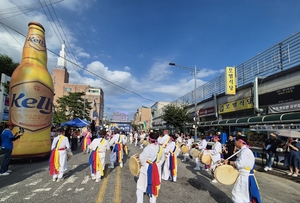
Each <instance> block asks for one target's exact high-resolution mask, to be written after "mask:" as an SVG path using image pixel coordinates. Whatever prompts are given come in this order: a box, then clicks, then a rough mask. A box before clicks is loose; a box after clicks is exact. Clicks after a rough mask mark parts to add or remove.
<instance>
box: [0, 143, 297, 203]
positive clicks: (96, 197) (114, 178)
mask: <svg viewBox="0 0 300 203" xmlns="http://www.w3.org/2000/svg"><path fill="white" fill-rule="evenodd" d="M129 151H130V152H129V156H128V157H125V159H124V167H123V168H120V167H119V166H116V167H115V168H114V169H109V168H107V166H109V159H108V153H107V156H106V163H107V164H106V167H105V177H104V178H103V179H102V180H101V181H100V182H99V183H96V182H95V181H94V180H91V178H90V169H89V165H88V156H89V155H88V154H83V153H82V152H81V151H80V149H78V150H76V151H75V152H74V156H73V157H72V159H71V160H70V161H69V163H68V171H67V172H66V173H65V176H64V180H63V181H62V182H52V179H51V176H50V175H49V170H48V160H47V159H45V158H44V159H36V160H13V161H12V163H11V166H10V169H11V170H13V172H12V173H11V175H9V176H1V177H0V202H5V203H18V202H22V203H23V202H29V203H31V202H34V203H36V202H37V203H48V202H49V203H56V202H59V203H69V202H70V203H77V202H78V203H79V202H85V203H94V202H97V203H102V202H103V203H112V202H116V203H118V202H119V203H121V202H122V203H134V202H136V195H135V192H136V181H137V178H136V177H133V176H132V175H131V173H130V172H129V166H128V163H129V157H130V156H131V155H133V154H135V153H139V152H141V149H139V148H138V147H134V146H133V145H129ZM0 161H1V162H2V157H0ZM194 167H195V164H194V162H181V160H180V157H179V158H178V178H177V182H176V183H173V182H170V181H163V182H162V184H161V189H160V193H159V197H158V199H157V202H158V203H171V202H172V203H177V202H178V203H185V202H186V203H190V202H195V203H196V202H203V203H215V202H220V203H226V202H232V201H231V190H232V187H233V185H229V186H227V185H222V184H220V183H211V182H210V181H211V179H212V177H211V174H210V172H206V171H197V172H196V171H193V170H192V169H193V168H194ZM255 174H256V178H257V181H258V184H259V186H260V191H261V197H262V201H263V202H264V203H269V202H270V203H279V202H289V203H293V202H295V203H296V202H299V178H287V177H286V175H284V174H282V175H281V177H280V176H278V175H276V174H275V173H274V172H273V173H266V172H264V171H263V170H262V169H261V168H260V167H259V166H258V167H257V172H256V173H255ZM144 200H145V201H144V202H146V203H148V202H149V198H148V197H147V196H146V195H145V196H144Z"/></svg>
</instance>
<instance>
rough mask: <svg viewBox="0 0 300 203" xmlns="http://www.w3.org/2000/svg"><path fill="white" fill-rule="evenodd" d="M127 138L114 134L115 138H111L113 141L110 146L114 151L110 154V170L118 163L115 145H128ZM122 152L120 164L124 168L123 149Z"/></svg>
mask: <svg viewBox="0 0 300 203" xmlns="http://www.w3.org/2000/svg"><path fill="white" fill-rule="evenodd" d="M126 140H127V139H126V136H125V135H120V134H114V136H113V137H112V138H111V140H110V141H109V146H112V147H113V150H112V151H111V153H110V166H109V168H114V163H115V161H118V160H116V157H117V155H116V152H114V148H115V145H116V144H118V143H120V144H122V146H123V145H125V144H126ZM121 150H122V153H121V157H120V159H121V162H119V164H120V167H123V161H122V160H123V148H122V149H121Z"/></svg>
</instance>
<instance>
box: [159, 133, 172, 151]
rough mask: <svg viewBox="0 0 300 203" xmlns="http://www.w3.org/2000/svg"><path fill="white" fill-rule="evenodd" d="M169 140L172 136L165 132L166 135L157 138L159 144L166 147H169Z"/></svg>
mask: <svg viewBox="0 0 300 203" xmlns="http://www.w3.org/2000/svg"><path fill="white" fill-rule="evenodd" d="M169 141H170V136H169V134H165V135H164V136H162V137H159V138H158V139H157V142H158V144H160V145H162V146H163V148H166V147H167V145H168V143H169Z"/></svg>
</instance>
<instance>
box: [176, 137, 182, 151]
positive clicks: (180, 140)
mask: <svg viewBox="0 0 300 203" xmlns="http://www.w3.org/2000/svg"><path fill="white" fill-rule="evenodd" d="M181 144H182V137H181V136H179V137H177V139H176V145H177V146H179V147H178V154H180V152H181V149H180V146H181Z"/></svg>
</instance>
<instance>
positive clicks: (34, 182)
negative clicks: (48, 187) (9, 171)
mask: <svg viewBox="0 0 300 203" xmlns="http://www.w3.org/2000/svg"><path fill="white" fill-rule="evenodd" d="M42 180H43V179H41V178H40V179H38V180H36V181H33V182H31V183H28V184H26V185H25V186H29V185H37V184H38V183H39V182H42Z"/></svg>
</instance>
